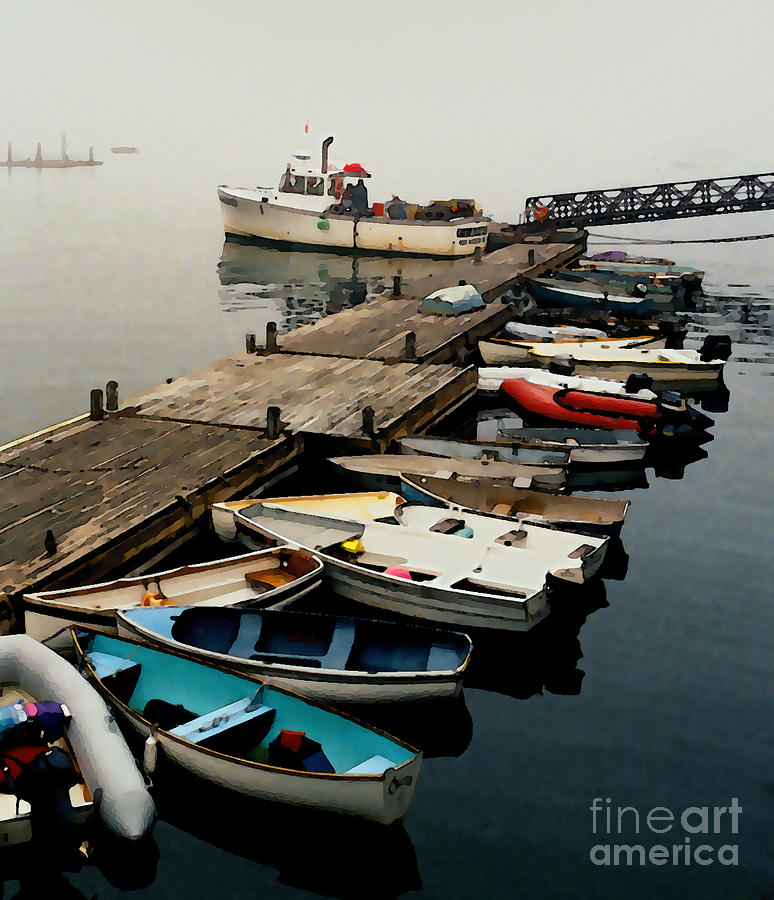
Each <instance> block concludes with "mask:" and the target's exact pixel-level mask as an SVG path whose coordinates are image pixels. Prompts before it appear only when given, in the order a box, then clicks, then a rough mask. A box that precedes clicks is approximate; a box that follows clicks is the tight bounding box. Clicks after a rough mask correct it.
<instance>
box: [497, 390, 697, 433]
mask: <svg viewBox="0 0 774 900" xmlns="http://www.w3.org/2000/svg"><path fill="white" fill-rule="evenodd" d="M500 390H501V391H502V392H503V393H504V394H505V396H506V397H508V399H509V400H511V401H512V402H513V403H514V404H515V405H516V406H517V407H518V409H519V410H520V411H524V412H526V413H529V414H531V415H533V416H539V417H540V418H543V419H551V420H552V421H554V422H568V423H572V424H573V425H585V426H587V427H590V428H608V429H614V428H627V429H631V430H633V431H637V432H639V433H640V434H642V435H646V436H649V437H651V436H655V435H657V434H660V433H661V430H662V429H661V427H660V426H661V425H662V424H663V419H664V417H665V408H664V405H663V404H662V403H661V402H659V401H658V400H639V399H637V398H635V397H632V396H627V395H625V394H606V393H597V392H595V391H581V390H572V389H568V388H557V387H554V386H551V385H545V384H535V383H534V382H532V381H527V380H526V379H524V378H513V379H510V380H508V381H504V382H503V383H502V385H501V386H500ZM667 418H668V419H670V420H671V421H670V425H671V422H672V421H674V419H675V418H678V419H679V420H681V421H682V422H685V423H686V424H690V426H692V427H693V428H696V427H698V428H706V427H708V425H711V424H712V420H711V419H710V418H709V417H708V416H704V415H703V414H702V413H699V412H698V411H697V410H693V409H691V408H690V407H689V406H688V405H687V404H685V403H683V404H682V408H679V409H673V408H670V409H669V411H668V414H667ZM694 419H695V421H694Z"/></svg>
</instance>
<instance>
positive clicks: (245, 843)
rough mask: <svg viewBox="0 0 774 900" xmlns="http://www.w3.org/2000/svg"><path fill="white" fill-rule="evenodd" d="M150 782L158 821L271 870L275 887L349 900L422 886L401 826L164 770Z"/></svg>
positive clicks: (387, 894) (409, 842)
mask: <svg viewBox="0 0 774 900" xmlns="http://www.w3.org/2000/svg"><path fill="white" fill-rule="evenodd" d="M155 782H156V791H155V799H156V803H157V806H158V809H159V816H160V817H161V818H162V819H164V820H165V821H167V822H169V823H170V824H172V825H174V826H175V827H176V828H178V829H179V830H180V831H184V832H186V833H188V834H190V835H192V836H193V837H195V838H197V839H198V840H201V841H206V842H207V843H208V844H211V845H213V846H214V847H216V848H218V849H220V850H224V851H226V852H228V853H233V854H236V855H237V856H241V857H242V858H244V859H248V860H251V861H253V862H255V863H258V864H260V865H262V866H269V867H271V868H273V869H276V870H277V873H278V881H279V882H280V883H282V884H285V885H290V886H292V887H296V888H299V889H301V890H306V891H312V892H313V893H316V894H320V895H322V896H326V897H341V898H357V900H360V898H363V897H375V898H382V897H383V898H387V897H396V896H398V895H400V894H403V893H406V892H407V891H416V890H420V889H421V887H422V881H421V878H420V876H419V870H418V867H417V858H416V852H415V850H414V845H413V844H412V842H411V838H410V837H409V835H408V833H407V832H406V829H405V828H404V826H403V825H402V824H399V823H395V824H393V825H387V826H385V825H377V824H374V823H371V822H366V821H363V820H362V819H355V818H353V817H350V816H342V815H336V814H335V813H325V812H318V811H314V810H305V809H301V808H298V809H294V808H291V807H285V806H281V805H279V804H277V803H269V802H264V801H261V800H254V799H251V798H246V797H242V796H239V795H237V794H234V793H233V792H231V791H228V790H225V789H223V788H217V787H215V786H214V785H210V784H208V783H205V782H202V781H200V780H197V779H195V778H192V777H191V776H190V775H187V774H185V773H182V772H180V771H179V770H176V769H173V768H172V767H167V766H165V767H164V769H163V771H162V770H161V769H160V770H159V771H158V774H157V776H156V778H155ZM385 861H388V863H387V864H385Z"/></svg>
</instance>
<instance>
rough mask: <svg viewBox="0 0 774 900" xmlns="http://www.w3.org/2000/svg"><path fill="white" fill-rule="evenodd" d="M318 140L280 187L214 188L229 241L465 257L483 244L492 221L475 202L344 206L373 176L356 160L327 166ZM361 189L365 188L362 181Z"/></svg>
mask: <svg viewBox="0 0 774 900" xmlns="http://www.w3.org/2000/svg"><path fill="white" fill-rule="evenodd" d="M332 142H333V138H332V137H329V138H326V140H325V141H323V145H322V160H321V164H320V166H319V168H316V167H314V166H313V165H312V163H311V158H310V156H309V154H307V153H296V154H294V156H293V158H292V160H291V161H290V162H289V163H288V164H287V166H286V167H285V172H284V173H283V175H282V178H281V179H280V183H279V187H278V188H272V187H258V188H234V187H229V186H228V185H220V186H219V187H218V198H219V200H220V209H221V213H222V216H223V225H224V228H225V231H226V238H227V239H234V240H238V239H240V238H241V239H245V238H247V239H250V238H253V239H256V238H257V239H261V240H263V241H269V242H272V243H275V244H281V245H286V246H287V245H292V246H293V247H294V248H298V249H323V250H326V249H332V248H334V249H335V248H338V249H341V250H349V251H358V252H364V251H366V252H385V253H390V254H392V255H398V254H411V255H418V256H439V257H456V256H470V255H471V254H473V253H474V252H475V251H476V250H477V249H479V250H483V249H484V247H485V246H486V240H487V232H488V230H489V221H490V220H489V219H487V218H484V217H483V216H482V215H481V214H480V212H479V211H478V210H477V208H476V205H475V203H474V201H472V200H465V201H462V200H455V201H447V202H434V203H432V204H430V205H429V206H426V207H418V206H417V205H416V204H411V203H403V201H400V202H399V203H398V204H397V205H395V202H394V201H393V203H390V204H388V207H387V209H385V204H383V203H379V204H374V205H373V206H372V207H368V206H367V198H366V201H365V204H364V205H363V207H361V208H359V211H358V208H357V207H356V205H348V203H347V200H346V195H347V192H348V190H351V189H352V188H353V186H355V185H357V182H358V181H360V180H361V179H367V178H370V173H369V172H367V171H366V170H365V169H364V168H363V167H362V166H361V165H360V164H359V163H349V164H348V165H345V166H343V167H339V166H334V165H332V164H329V160H328V148H329V147H330V145H331V143H332ZM359 190H360V191H361V193H365V190H366V189H365V187H364V185H363V184H361V185H360V187H359Z"/></svg>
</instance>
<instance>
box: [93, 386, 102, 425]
mask: <svg viewBox="0 0 774 900" xmlns="http://www.w3.org/2000/svg"><path fill="white" fill-rule="evenodd" d="M89 418H90V419H91V420H92V421H93V422H99V421H100V420H101V419H104V418H105V410H104V408H103V406H102V389H101V388H94V389H93V390H92V392H91V395H90V396H89Z"/></svg>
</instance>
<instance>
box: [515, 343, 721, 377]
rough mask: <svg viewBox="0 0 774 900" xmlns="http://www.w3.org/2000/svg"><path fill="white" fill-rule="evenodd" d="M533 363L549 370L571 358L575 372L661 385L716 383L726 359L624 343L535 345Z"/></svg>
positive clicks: (699, 353) (531, 352)
mask: <svg viewBox="0 0 774 900" xmlns="http://www.w3.org/2000/svg"><path fill="white" fill-rule="evenodd" d="M528 355H529V358H530V360H531V362H532V363H533V364H537V365H539V366H541V367H542V368H548V367H549V366H550V365H551V363H552V362H553V361H554V360H555V359H556V358H557V357H566V356H569V357H570V362H571V364H572V368H573V372H574V373H577V374H578V375H592V376H595V377H602V378H610V379H615V380H619V381H625V380H626V379H627V378H628V377H629V376H630V375H643V374H645V375H648V376H650V378H652V379H653V381H654V382H655V383H658V384H683V383H692V384H700V383H707V382H709V383H710V384H714V383H715V382H717V380H718V378H720V375H721V373H722V371H723V366H724V365H725V361H726V358H727V357H725V358H723V359H719V358H713V357H710V356H708V354H705V353H704V352H703V351H698V350H667V349H665V348H657V349H653V347H652V345H645V344H644V343H640V344H636V343H629V344H626V342H622V341H582V342H578V343H575V344H572V343H569V342H563V343H561V344H535V345H533V346H532V347H530V348H529V350H528Z"/></svg>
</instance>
